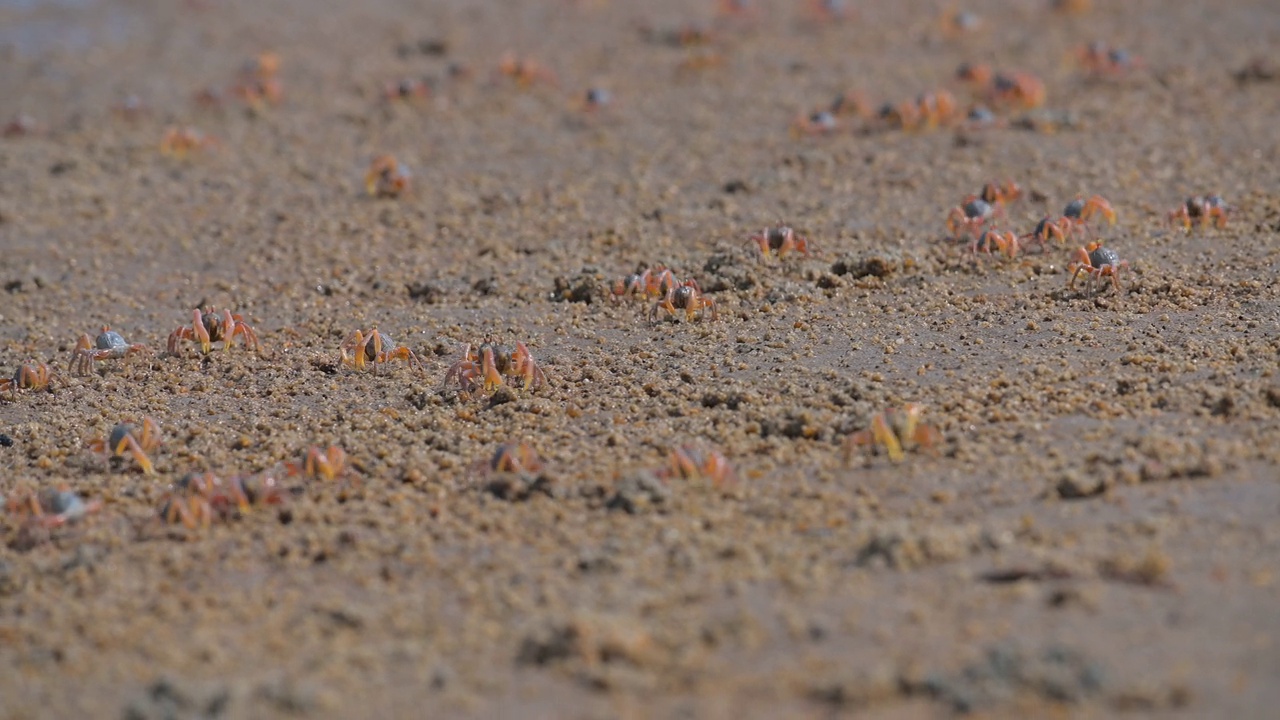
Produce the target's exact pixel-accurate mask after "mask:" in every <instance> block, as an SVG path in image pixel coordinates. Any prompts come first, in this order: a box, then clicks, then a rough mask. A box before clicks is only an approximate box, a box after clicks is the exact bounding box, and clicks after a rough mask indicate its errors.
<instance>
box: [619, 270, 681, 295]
mask: <svg viewBox="0 0 1280 720" xmlns="http://www.w3.org/2000/svg"><path fill="white" fill-rule="evenodd" d="M676 285H679V281H677V280H676V276H675V273H673V272H671V269H670V268H668V267H666V266H664V265H656V266H654V267H651V268H649V269H647V270H645V271H643V272H635V273H632V274H630V275H628V276H626V277H625V278H620V279H618V280H615V281H614V283H613V287H612V288H610V290H609V295H610V297H612V298H614V299H617V298H621V297H625V296H627V295H635V294H639V295H641V296H643V297H646V298H652V297H662V296H663V295H666V294H667V290H668V289H670V288H673V287H675V286H676Z"/></svg>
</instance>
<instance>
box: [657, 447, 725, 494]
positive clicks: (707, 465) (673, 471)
mask: <svg viewBox="0 0 1280 720" xmlns="http://www.w3.org/2000/svg"><path fill="white" fill-rule="evenodd" d="M658 476H659V477H662V478H680V479H681V480H702V481H707V482H710V483H711V485H712V486H713V487H716V488H725V487H732V486H734V485H736V484H737V483H738V476H737V473H735V472H734V470H733V465H731V464H730V463H729V461H728V459H726V458H725V456H724V455H723V454H722V453H721V452H720V451H718V450H706V449H702V448H696V447H692V446H690V445H682V446H680V447H677V448H672V449H671V454H670V455H668V456H667V466H666V467H665V468H663V469H661V470H659V471H658Z"/></svg>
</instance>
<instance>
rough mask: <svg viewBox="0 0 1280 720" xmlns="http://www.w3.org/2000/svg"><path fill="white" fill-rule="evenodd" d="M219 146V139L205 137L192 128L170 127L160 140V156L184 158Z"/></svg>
mask: <svg viewBox="0 0 1280 720" xmlns="http://www.w3.org/2000/svg"><path fill="white" fill-rule="evenodd" d="M217 146H218V140H217V138H214V137H212V136H208V135H205V134H204V133H202V132H200V131H199V130H197V129H195V128H192V127H184V128H178V127H174V126H170V127H169V128H168V129H166V130H165V131H164V137H163V138H162V139H161V140H160V154H162V155H169V156H171V157H176V158H184V157H186V156H187V155H188V154H190V153H193V152H200V151H203V150H210V149H213V148H216V147H217Z"/></svg>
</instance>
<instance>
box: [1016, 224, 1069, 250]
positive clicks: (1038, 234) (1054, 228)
mask: <svg viewBox="0 0 1280 720" xmlns="http://www.w3.org/2000/svg"><path fill="white" fill-rule="evenodd" d="M1071 230H1072V225H1071V221H1070V220H1068V219H1067V218H1065V217H1063V218H1058V219H1057V220H1052V219H1050V217H1049V216H1048V215H1045V216H1044V217H1042V218H1040V222H1038V223H1036V228H1035V229H1034V230H1032V231H1031V232H1029V233H1027V234H1026V235H1022V236H1020V238H1019V239H1020V240H1035V241H1036V242H1037V243H1039V245H1040V252H1045V248H1044V246H1045V243H1047V242H1049V241H1050V240H1052V239H1054V238H1057V240H1058V244H1062V243H1065V242H1066V241H1067V236H1068V235H1070V234H1071Z"/></svg>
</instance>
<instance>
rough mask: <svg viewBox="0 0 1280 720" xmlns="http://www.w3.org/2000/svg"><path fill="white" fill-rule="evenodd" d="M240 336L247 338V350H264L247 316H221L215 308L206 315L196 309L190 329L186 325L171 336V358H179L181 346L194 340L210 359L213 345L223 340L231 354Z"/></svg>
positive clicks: (223, 312) (245, 340) (208, 310)
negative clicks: (246, 319) (232, 346)
mask: <svg viewBox="0 0 1280 720" xmlns="http://www.w3.org/2000/svg"><path fill="white" fill-rule="evenodd" d="M237 335H239V336H242V337H243V338H244V349H245V350H249V351H252V352H258V351H259V350H260V349H261V345H260V344H259V343H258V332H257V331H256V330H254V329H253V326H251V325H249V323H246V322H245V321H244V316H242V315H239V314H236V313H233V312H231V311H230V310H223V311H222V312H221V313H219V312H218V310H217V309H216V308H213V307H210V308H208V309H206V310H204V311H203V312H201V310H200V308H196V309H195V310H193V311H192V314H191V325H190V326H187V325H183V326H182V327H179V328H177V329H175V330H174V331H173V332H171V333H169V345H168V350H169V354H170V355H177V354H178V346H179V344H181V342H182V341H183V340H190V341H192V342H199V343H200V350H201V352H203V353H204V354H206V355H208V354H209V351H210V350H211V349H212V348H213V343H215V342H218V341H219V340H221V341H222V349H223V350H226V351H230V350H231V345H232V344H233V343H234V342H235V339H236V336H237Z"/></svg>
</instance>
